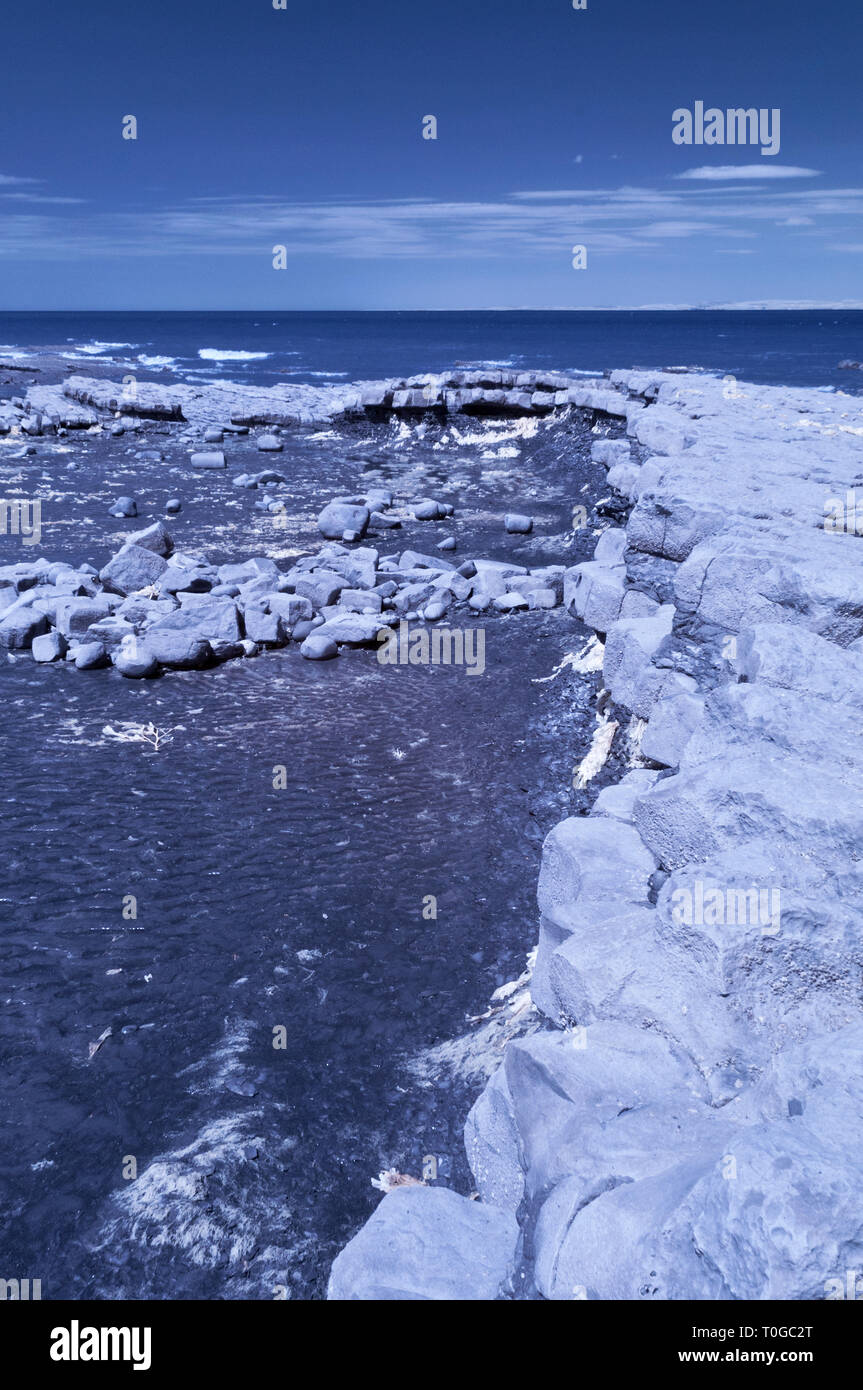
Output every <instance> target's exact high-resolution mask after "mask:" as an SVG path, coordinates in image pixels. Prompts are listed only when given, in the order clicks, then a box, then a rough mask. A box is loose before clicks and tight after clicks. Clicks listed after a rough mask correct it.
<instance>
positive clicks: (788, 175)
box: [673, 164, 821, 183]
mask: <svg viewBox="0 0 863 1390" xmlns="http://www.w3.org/2000/svg"><path fill="white" fill-rule="evenodd" d="M820 173H821V170H820V169H804V168H801V167H800V166H799V165H796V164H702V165H700V166H699V168H697V169H685V170H684V171H683V173H682V174H674V175H673V177H674V178H676V179H704V180H707V181H709V182H711V183H722V182H726V181H727V180H729V179H815V178H818V176H819V175H820Z"/></svg>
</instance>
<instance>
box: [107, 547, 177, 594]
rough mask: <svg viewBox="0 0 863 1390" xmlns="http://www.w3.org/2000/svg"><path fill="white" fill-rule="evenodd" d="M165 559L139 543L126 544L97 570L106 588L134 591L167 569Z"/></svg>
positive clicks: (156, 578)
mask: <svg viewBox="0 0 863 1390" xmlns="http://www.w3.org/2000/svg"><path fill="white" fill-rule="evenodd" d="M167 567H168V566H167V561H166V560H164V559H163V558H162V556H161V555H157V554H156V553H155V551H153V550H148V549H146V548H145V547H144V546H140V545H134V544H131V545H127V546H124V547H123V549H122V550H121V551H119V552H118V553H117V554H116V555H115V556H114V557H113V559H112V560H109V561H108V563H107V565H105V566H104V568H103V569H101V570H100V571H99V578H100V580H101V581H102V583H103V584H104V585H105V588H106V589H109V590H111V591H112V592H113V593H116V594H123V595H124V596H125V595H127V594H132V593H135V592H136V591H137V590H138V589H146V588H147V587H148V586H149V585H150V584H155V583H156V581H157V580H158V579H160V578H161V576H162V575H163V574H164V572H165V570H166V569H167Z"/></svg>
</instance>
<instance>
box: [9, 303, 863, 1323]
mask: <svg viewBox="0 0 863 1390" xmlns="http://www.w3.org/2000/svg"><path fill="white" fill-rule="evenodd" d="M861 347H863V314H861V313H850V312H838V311H826V310H825V311H817V312H806V313H787V314H780V313H735V312H703V313H702V312H692V313H687V314H678V313H670V312H669V313H656V314H629V313H623V312H621V313H614V314H611V313H609V314H590V313H578V314H568V313H564V312H561V313H545V314H541V313H499V314H495V313H478V314H470V313H451V314H446V313H428V314H417V313H404V314H392V313H390V314H358V313H345V314H336V313H327V314H281V313H273V312H270V311H267V312H263V311H261V312H258V313H245V312H243V313H224V314H215V313H205V314H199V313H194V314H193V313H165V314H154V313H128V314H120V313H115V314H0V397H9V396H13V395H20V394H21V393H22V392H23V391H24V390H26V385H27V383H28V381H31V380H39V377H38V375H30V374H29V373H27V372H15V371H14V370H5V371H4V368H3V365H2V364H3V363H6V364H12V366H13V367H14V366H16V365H17V366H18V367H26V368H37V369H40V370H41V369H42V368H47V364H48V363H49V362H54V363H55V364H56V362H57V359H58V358H60V359H61V360H62V363H68V364H70V365H71V367H72V368H73V369H75V370H79V371H82V372H85V373H86V371H87V364H88V362H89V363H91V364H93V365H94V367H95V366H96V365H97V364H98V367H99V370H100V372H102V374H103V375H104V374H105V371H106V370H107V371H109V372H110V373H113V372H114V371H116V373H117V375H118V378H119V377H120V376H121V375H122V374H123V373H125V372H126V371H127V370H129V368H130V365H133V366H134V368H135V370H136V372H137V374H138V375H139V377H144V375H145V374H144V371H142V369H145V370H146V376H147V377H148V376H149V375H150V374H151V373H152V378H153V379H154V380H161V379H183V380H187V381H199V382H201V383H206V382H207V381H213V380H217V379H220V378H227V379H230V380H234V381H239V382H260V383H266V384H272V383H275V382H306V383H311V384H315V383H326V382H349V381H352V380H370V379H376V378H381V377H386V376H398V375H411V374H414V373H417V372H420V371H426V370H429V371H440V370H447V369H452V368H455V367H456V366H461V367H465V368H469V367H478V366H489V365H492V364H493V365H499V366H505V367H512V368H516V367H517V368H524V369H545V368H548V369H551V370H560V371H567V372H571V373H585V374H588V375H593V374H595V373H598V372H601V371H603V370H605V369H608V368H614V367H629V366H639V367H646V368H650V367H661V366H689V367H697V368H701V369H704V370H710V371H713V372H717V373H720V374H723V375H733V376H735V377H737V378H738V379H739V380H744V381H745V380H751V381H756V382H764V383H774V384H788V385H806V386H815V387H819V388H821V389H824V390H837V389H839V390H846V391H859V389H860V387H859V383H860V380H861V378H860V375H859V372H857V371H854V370H847V369H840V368H839V366H838V364H839V362H840V361H841V360H843V359H846V358H850V359H854V360H857V359H859V357H860V356H861ZM64 370H65V368H64ZM145 379H146V378H145ZM600 428H602V429H605V428H607V427H605V426H602V427H600ZM609 428H612V429H613V430H614V429H616V430H617V431H618V432H619V430H620V426H619V425H618V426H613V427H609ZM176 436H177V430H176V427H174V426H169V425H162V424H157V423H154V424H149V425H147V426H145V427H144V428H143V429H142V431H141V433H140V434H139V435H137V436H136V435H135V434H134V433H133V432H127V433H126V434H125V435H123V436H120V437H118V438H114V437H110V436H109V435H108V434H107V433H106V434H96V435H91V434H88V433H85V432H78V433H77V434H75V433H74V432H71V431H70V433H69V435H67V436H66V437H65V438H54V437H48V438H46V439H42V440H38V441H36V448H37V452H36V454H35V455H34V456H28V457H27V458H24V459H22V458H20V457H17V456H16V457H13V455H17V454H18V452H19V450H18V443H20V441H9V440H7V441H5V442H4V441H0V489H2V491H3V495H7V493H8V494H9V495H12V494H13V493H17V492H20V491H21V490H25V491H26V492H27V493H28V495H31V494H32V495H39V496H40V497H41V498H42V499H43V507H42V540H41V545H40V547H39V549H38V551H36V552H35V553H40V554H44V555H45V556H46V557H47V558H49V559H75V560H89V561H90V562H91V563H93V564H95V565H97V566H99V565H102V564H104V563H105V562H106V560H107V559H108V557H109V556H110V554H111V553H113V551H114V550H116V549H117V548H118V546H119V545H120V544H122V541H123V539H124V536H125V535H126V534H128V532H129V531H132V530H134V529H135V528H136V527H139V526H142V525H146V524H148V523H149V522H151V521H153V520H156V519H160V518H165V501H166V500H167V499H168V498H169V497H172V496H177V497H180V498H181V499H182V503H183V510H182V513H181V514H180V515H179V516H178V517H171V518H167V521H168V524H169V527H170V529H171V531H172V534H173V535H174V541H175V544H176V545H177V547H178V548H182V549H185V550H195V549H198V550H202V551H203V552H204V553H206V554H207V555H208V556H210V557H212V558H213V559H214V560H216V561H218V562H221V561H225V560H229V559H230V560H234V559H243V558H246V557H248V556H250V555H256V554H269V555H272V556H274V557H276V558H278V559H279V560H280V562H282V563H283V564H284V565H285V567H287V565H289V564H290V563H291V560H292V558H295V557H296V555H298V554H303V553H308V552H309V551H311V550H313V549H314V548H315V547H316V546H317V545H318V544H319V543H320V537H319V536H318V534H317V531H316V528H315V516H316V514H317V511H318V510H319V509H320V507H321V506H322V505H323V504H324V503H325V502H326V501H328V500H329V499H330V498H331V497H332V496H334V495H338V494H344V493H348V492H350V493H353V492H356V491H358V490H362V489H363V487H365V486H370V485H374V486H387V487H391V488H392V489H393V490H394V491H395V492H396V493H397V495H400V496H408V497H409V496H417V495H431V496H435V497H438V498H440V499H441V500H445V501H450V502H452V503H453V505H454V507H455V516H454V518H453V519H452V520H451V521H449V522H446V523H440V524H436V523H431V524H429V523H425V524H423V523H415V524H413V526H408V527H406V528H405V529H404V531H403V532H402V533H399V532H394V533H390V534H389V535H388V536H387V537H386V538H384V539H382V540H381V541H380V542H379V544H380V548H381V549H382V551H384V552H385V553H386V554H393V555H395V554H398V553H399V552H400V550H402V549H404V548H405V547H406V546H412V547H415V548H420V549H424V550H429V549H431V548H432V547H433V545H434V544H435V542H436V541H437V540H438V539H439V538H440V536H441V535H443V534H445V533H447V532H449V533H451V534H453V535H454V536H455V538H456V541H457V546H458V550H457V558H458V559H464V558H468V557H469V556H470V555H471V554H474V555H484V556H487V557H490V558H495V559H501V560H507V559H510V560H515V561H517V562H519V563H528V564H543V563H562V564H572V563H576V562H577V561H578V560H580V559H585V558H588V557H589V556H590V554H591V553H592V549H593V546H594V545H595V539H596V535H597V534H598V532H599V529H600V528H601V526H602V525H605V524H607V519H606V520H603V519H602V518H601V517H599V516H598V515H594V516H593V524H592V526H591V528H589V529H588V531H587V532H584V533H581V534H580V535H573V534H572V532H571V531H570V521H571V515H572V508H573V505H574V504H575V503H579V504H581V503H586V504H587V505H588V506H589V505H591V504H592V503H594V502H597V501H598V500H599V499H601V498H602V497H603V496H607V489H606V488H605V473H604V470H603V469H602V468H600V467H598V466H597V465H596V464H594V463H592V461H591V459H590V447H591V444H592V443H593V442H594V439H595V438H596V434H595V433H593V432H592V430H591V426H590V424H589V422H586V421H585V420H583V419H580V418H578V416H577V415H576V414H574V413H573V414H572V415H570V416H568V417H567V418H565V419H563V420H557V421H554V420H547V421H544V422H543V421H533V422H523V421H521V422H519V421H512V420H510V421H504V422H498V423H495V422H493V421H488V420H482V421H466V422H464V423H463V424H459V425H457V426H456V427H453V426H452V425H451V424H444V423H434V424H432V423H425V424H414V425H410V426H408V425H405V424H403V423H402V424H399V423H390V424H381V423H371V422H368V423H366V422H354V423H338V422H337V423H336V424H335V425H334V426H333V427H332V428H331V429H311V428H308V429H297V430H295V431H290V432H286V433H285V435H284V445H285V447H284V450H283V452H282V453H281V454H278V455H275V456H274V455H267V462H268V463H273V464H274V465H275V466H276V467H277V468H278V469H279V470H280V471H281V472H282V473H283V474H284V475H285V477H286V479H287V482H286V483H285V485H284V487H285V491H284V493H283V496H284V497H285V500H286V514H287V516H288V518H289V524H288V529H287V531H284V530H282V531H279V532H278V533H277V532H276V531H275V530H274V529H273V524H272V518H271V517H269V516H267V515H264V514H262V513H261V512H260V511H256V510H255V509H254V506H253V501H254V495H255V494H254V493H252V492H249V491H247V490H245V489H238V488H236V487H234V486H233V485H232V477H233V476H234V474H235V473H239V472H242V471H247V470H249V469H250V468H253V467H254V466H257V467H260V462H259V459H260V456H259V455H258V454H257V453H256V452H255V450H254V442H253V440H251V439H249V440H244V439H235V440H233V441H228V443H227V444H226V449H227V451H228V454H229V468H228V469H227V470H226V471H225V475H224V476H222V475H221V474H216V475H214V474H212V473H209V474H207V475H206V476H203V475H201V474H200V473H195V472H194V471H193V470H191V469H190V468H189V465H188V449H187V447H186V446H184V445H182V444H181V443H180V442H179V441H178V440H177V437H176ZM123 494H132V495H134V496H135V498H136V500H137V503H138V510H139V516H138V519H137V520H135V521H128V522H118V521H116V520H114V519H113V518H111V517H110V516H109V515H108V508H109V507H110V505H111V504H112V502H113V501H114V500H115V498H116V497H118V496H120V495H123ZM509 510H518V511H527V512H529V513H530V514H531V515H532V516H533V517H534V519H535V528H534V535H533V536H532V537H530V538H527V539H525V538H524V537H518V536H509V535H507V534H506V533H505V531H504V528H503V526H502V525H501V520H502V515H503V513H504V511H509ZM33 554H34V551H33V549H32V548H26V547H23V544H22V538H21V537H18V536H4V537H0V562H2V563H14V562H16V561H18V560H27V559H32V558H33ZM472 621H474V622H482V623H483V625H484V631H485V670H484V672H483V673H482V675H481V676H471V675H469V674H468V673H467V672H466V670H465V669H464V668H458V667H435V666H383V665H381V664H379V663H378V662H377V660H376V657H375V654H374V653H373V652H369V651H355V652H346V653H343V655H341V656H340V657H339V658H338V660H337V661H333V662H329V663H313V662H307V661H304V660H303V659H302V658H301V657H300V656H299V653H298V651H297V650H296V648H295V647H290V646H289V647H287V648H285V649H282V650H279V651H273V652H269V653H265V654H262V655H260V656H258V657H257V658H255V659H253V660H246V661H233V662H229V663H227V664H225V665H224V666H221V667H219V668H216V669H214V670H211V671H205V672H175V673H169V674H167V675H165V676H164V677H162V678H161V679H160V680H158V681H142V682H135V681H125V680H123V679H122V678H121V677H119V676H118V675H116V673H114V672H113V671H111V670H104V671H94V672H89V673H83V672H79V671H76V670H75V669H74V668H73V667H71V666H69V665H65V664H62V663H61V664H58V665H53V666H50V667H44V666H37V665H35V664H34V663H33V662H32V660H31V659H30V657H29V655H27V654H25V653H11V654H5V653H4V654H3V659H2V664H0V701H2V704H0V709H2V722H1V723H0V760H2V762H0V766H2V778H0V833H2V855H0V1111H2V1116H3V1124H2V1132H0V1277H2V1278H7V1279H11V1278H19V1279H30V1280H31V1281H33V1280H40V1281H41V1289H42V1297H43V1298H44V1299H52V1298H54V1299H59V1298H72V1299H87V1298H96V1299H116V1298H124V1297H125V1298H144V1299H193V1298H204V1299H266V1300H271V1299H279V1298H291V1299H321V1298H323V1297H325V1292H326V1283H327V1276H328V1272H329V1268H330V1264H331V1262H332V1259H333V1258H334V1256H335V1254H336V1253H337V1252H338V1250H339V1249H340V1248H341V1247H342V1246H343V1245H344V1244H345V1242H346V1241H348V1240H349V1239H350V1238H351V1237H352V1236H353V1235H354V1234H355V1233H356V1231H357V1230H358V1229H359V1227H360V1226H361V1225H362V1223H363V1222H364V1221H365V1220H366V1219H367V1217H368V1216H369V1215H370V1214H371V1212H372V1211H373V1210H374V1208H375V1205H376V1203H377V1202H378V1201H379V1200H380V1197H381V1187H380V1185H379V1184H381V1183H382V1182H384V1184H385V1182H386V1180H385V1179H381V1176H380V1175H381V1174H382V1173H387V1172H388V1171H396V1172H398V1173H403V1174H406V1175H408V1176H412V1177H415V1178H419V1177H421V1176H423V1175H426V1178H427V1180H429V1181H434V1182H437V1183H440V1184H443V1185H446V1186H451V1187H454V1188H455V1189H456V1190H458V1191H460V1192H462V1193H464V1194H470V1192H471V1191H472V1178H471V1174H470V1172H469V1169H468V1167H467V1164H466V1161H465V1155H464V1150H463V1145H462V1126H463V1123H464V1119H465V1116H466V1113H467V1111H468V1109H469V1107H470V1105H471V1104H472V1103H473V1101H474V1100H475V1099H476V1097H477V1095H478V1094H479V1092H480V1090H481V1088H482V1085H483V1084H484V1080H485V1078H486V1076H487V1075H488V1074H490V1071H491V1070H492V1069H493V1068H494V1067H495V1066H496V1065H498V1063H499V1061H500V1055H501V1051H500V1048H501V1044H502V1041H503V1040H504V1038H505V1037H506V1036H508V1029H509V1028H510V1023H509V1019H508V1015H507V1012H506V1010H505V1009H502V1007H501V1004H500V1002H499V1001H498V1002H495V1000H494V997H493V996H494V995H495V992H496V991H497V990H499V989H500V987H501V986H504V985H507V984H508V983H509V982H512V981H515V980H517V979H518V978H519V976H520V975H521V974H522V972H523V971H524V970H525V967H526V958H527V956H528V953H529V952H530V950H531V948H532V946H533V944H534V942H535V940H536V936H537V911H536V901H535V893H536V878H537V873H538V869H539V860H540V853H541V846H542V840H543V837H544V835H545V834H546V833H547V832H548V830H549V829H551V827H552V826H553V825H554V824H555V823H556V822H557V821H558V820H560V819H561V818H563V817H564V816H566V815H569V814H582V813H584V812H586V811H587V810H588V809H589V806H590V804H591V802H592V799H593V796H594V795H595V792H596V790H597V789H598V788H599V787H600V786H601V785H602V784H603V781H604V780H608V779H610V778H612V777H614V776H617V775H619V772H620V770H621V767H622V766H624V765H625V763H626V758H627V753H626V743H625V732H624V733H622V734H621V735H620V738H619V740H618V747H617V750H616V751H615V753H614V754H613V756H612V759H611V760H610V762H609V764H608V765H607V766H606V768H605V769H604V770H603V772H602V773H601V774H600V776H599V777H598V778H597V780H596V782H595V783H594V784H592V786H591V787H590V788H588V789H575V788H574V786H573V771H574V769H575V768H576V767H577V766H578V764H579V762H580V761H581V759H582V758H583V757H584V755H585V753H586V752H587V750H588V748H589V746H590V741H591V738H592V735H593V732H594V729H595V727H596V724H595V708H594V697H595V694H596V688H597V682H598V679H599V677H598V675H597V674H596V672H595V670H593V671H591V669H590V666H591V663H590V660H589V656H588V657H587V658H585V656H584V653H585V651H586V650H587V647H588V642H589V634H588V633H586V632H585V631H584V630H583V629H582V628H581V627H580V625H579V624H578V623H577V622H576V621H575V620H574V619H572V618H570V617H569V616H568V615H567V614H566V613H565V612H564V611H563V610H562V609H557V610H554V611H552V612H545V611H544V612H537V613H528V614H516V615H513V616H511V617H503V616H497V617H488V618H486V617H485V615H483V617H482V618H481V619H479V618H477V619H473V620H472ZM147 729H150V730H155V731H157V737H154V735H153V733H152V732H151V733H150V734H147V733H146V732H145V731H146V730H147ZM142 731H144V732H142ZM511 1026H512V1028H514V1029H516V1030H517V1029H518V1028H519V1027H523V1026H536V1025H535V1021H534V1022H533V1023H531V1022H530V1020H529V1017H528V1020H527V1022H525V1019H524V1018H522V1020H521V1021H520V1022H517V1021H513V1022H512V1025H511ZM376 1184H378V1185H376Z"/></svg>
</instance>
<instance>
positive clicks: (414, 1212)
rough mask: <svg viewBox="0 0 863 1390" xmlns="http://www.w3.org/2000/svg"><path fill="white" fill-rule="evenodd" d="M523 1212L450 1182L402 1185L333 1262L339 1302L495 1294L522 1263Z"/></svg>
mask: <svg viewBox="0 0 863 1390" xmlns="http://www.w3.org/2000/svg"><path fill="white" fill-rule="evenodd" d="M518 1235H519V1232H518V1223H517V1222H516V1219H515V1217H514V1216H513V1215H512V1214H511V1213H510V1212H506V1211H502V1210H501V1209H500V1208H499V1207H489V1206H485V1205H484V1204H483V1203H481V1202H472V1201H470V1200H469V1199H468V1198H467V1197H460V1196H459V1195H458V1193H457V1192H452V1191H450V1190H449V1188H445V1187H422V1186H417V1187H397V1188H395V1189H394V1190H393V1191H392V1192H389V1193H387V1195H386V1197H384V1199H383V1201H382V1202H381V1204H380V1206H379V1207H378V1209H377V1211H375V1213H374V1215H372V1216H371V1217H369V1220H368V1221H367V1222H366V1224H365V1225H364V1226H363V1228H362V1230H360V1231H359V1232H358V1233H357V1234H356V1235H355V1236H354V1238H353V1240H352V1241H350V1243H349V1244H348V1245H346V1246H345V1248H344V1250H343V1251H342V1252H341V1254H340V1255H338V1256H337V1257H336V1259H335V1261H334V1262H333V1268H332V1273H331V1274H330V1282H329V1287H328V1289H327V1298H328V1299H333V1300H345V1299H351V1300H356V1299H364V1300H385V1301H395V1300H406V1301H420V1300H429V1299H442V1300H459V1301H462V1300H471V1301H475V1300H492V1299H496V1298H498V1297H499V1296H500V1295H501V1293H502V1292H503V1291H504V1290H505V1288H506V1286H507V1285H508V1283H509V1280H510V1279H511V1277H512V1274H513V1271H514V1268H515V1256H516V1247H517V1244H518Z"/></svg>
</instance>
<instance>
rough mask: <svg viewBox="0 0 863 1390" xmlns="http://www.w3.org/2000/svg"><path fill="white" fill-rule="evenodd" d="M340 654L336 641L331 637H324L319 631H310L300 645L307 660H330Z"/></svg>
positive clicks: (301, 651) (301, 654)
mask: <svg viewBox="0 0 863 1390" xmlns="http://www.w3.org/2000/svg"><path fill="white" fill-rule="evenodd" d="M338 654H339V649H338V647H337V645H336V643H335V642H334V641H333V640H332V639H331V638H329V637H322V636H321V635H320V633H319V632H312V633H310V634H309V636H308V637H306V639H305V641H304V642H303V644H302V646H301V647H300V656H304V657H305V658H306V660H307V661H329V660H330V659H331V658H332V657H334V656H338Z"/></svg>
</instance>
